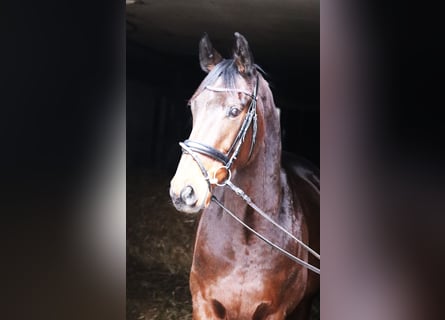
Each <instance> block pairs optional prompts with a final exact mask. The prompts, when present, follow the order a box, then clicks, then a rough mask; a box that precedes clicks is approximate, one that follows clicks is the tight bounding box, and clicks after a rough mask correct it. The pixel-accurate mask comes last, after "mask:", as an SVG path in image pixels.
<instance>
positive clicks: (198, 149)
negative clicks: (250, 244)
mask: <svg viewBox="0 0 445 320" xmlns="http://www.w3.org/2000/svg"><path fill="white" fill-rule="evenodd" d="M205 88H206V89H207V90H211V91H217V92H230V91H235V92H241V93H244V94H246V95H248V96H250V97H251V98H252V101H251V102H250V106H249V110H248V111H247V114H246V117H245V118H244V121H243V123H242V125H241V127H240V130H239V131H238V135H237V136H236V138H235V140H234V141H233V143H232V146H231V147H230V149H229V151H228V152H227V153H222V152H221V151H219V150H217V149H215V148H214V147H211V146H208V145H206V144H203V143H201V142H197V141H191V140H185V141H184V142H179V145H180V146H181V148H182V149H183V151H184V152H186V153H188V154H189V155H190V156H191V157H192V158H193V159H194V160H195V162H196V163H197V165H198V166H199V168H200V170H201V172H202V174H203V176H204V178H205V180H206V181H207V184H208V186H209V190H210V189H211V184H213V183H214V184H216V185H218V186H226V185H227V186H229V187H230V188H231V189H232V190H233V191H234V192H235V193H236V194H237V195H238V196H240V197H241V198H243V199H244V201H246V203H247V204H248V205H249V206H250V207H252V208H253V209H254V210H255V211H256V212H258V213H259V214H260V215H261V216H262V217H263V218H265V219H266V220H268V221H269V222H270V223H272V224H273V225H274V226H276V227H277V228H279V229H280V230H282V231H283V232H284V233H286V234H287V235H288V236H289V237H291V238H292V239H294V240H295V241H296V242H298V243H299V244H300V245H301V246H302V247H303V248H305V249H306V250H307V251H308V252H309V253H311V254H312V255H314V256H315V257H316V258H318V259H320V255H319V254H318V253H316V252H315V251H314V250H313V249H311V248H310V247H309V246H308V245H306V244H305V243H303V242H302V241H301V240H300V239H298V238H296V237H295V236H294V235H293V234H291V233H290V232H289V231H287V230H286V229H284V228H283V227H282V226H280V225H279V224H278V223H276V222H275V221H273V220H272V219H271V218H270V217H269V216H268V215H267V213H265V212H264V211H263V210H261V209H260V208H259V207H258V206H256V205H255V203H253V201H252V200H251V199H250V198H249V196H248V195H246V194H245V193H244V191H243V190H241V189H240V188H238V187H237V186H235V185H234V184H233V183H232V182H231V179H230V177H231V171H230V167H231V166H232V164H233V162H234V161H235V160H236V157H237V156H238V154H239V152H240V148H241V145H242V144H243V142H244V139H245V138H246V135H247V131H248V130H249V127H250V126H251V125H252V141H251V143H250V151H249V159H250V157H251V155H252V152H253V148H254V147H255V141H256V134H257V126H258V124H257V113H256V103H257V93H258V76H257V78H256V83H255V88H254V91H253V94H250V93H249V92H247V91H245V90H242V89H228V88H215V87H211V86H206V87H205ZM197 154H203V155H206V156H208V157H210V158H212V159H214V160H217V161H219V162H221V163H222V164H223V167H222V168H224V169H225V170H226V171H227V173H228V178H227V179H226V180H225V181H224V182H222V183H221V184H220V183H218V181H217V179H216V177H214V178H213V179H210V177H209V175H208V172H207V170H206V168H205V167H204V165H203V164H202V162H201V160H200V159H199V157H198V155H197ZM220 169H221V168H220ZM216 172H217V171H216ZM216 172H215V175H216ZM212 201H214V202H215V203H216V204H217V205H218V206H220V207H221V208H222V209H223V210H224V211H225V212H227V213H228V214H229V215H231V216H232V217H233V218H234V219H235V220H237V221H238V222H239V223H240V224H241V225H243V226H244V227H245V228H247V229H248V230H250V231H251V232H252V233H254V234H255V235H256V236H257V237H259V238H260V239H262V240H263V241H265V242H266V243H268V244H269V245H270V246H272V247H274V248H276V249H277V250H279V251H280V252H281V253H282V254H284V255H285V256H287V257H288V258H290V259H291V260H293V261H295V262H297V263H299V264H300V265H302V266H304V267H306V268H308V269H309V270H312V271H314V272H315V273H317V274H320V269H319V268H317V267H315V266H313V265H311V264H309V263H308V262H306V261H304V260H302V259H300V258H298V257H296V256H294V255H293V254H291V253H290V252H288V251H286V250H284V249H282V248H281V247H279V246H278V245H276V244H274V243H273V242H272V241H270V240H269V239H267V238H265V237H264V236H262V235H261V234H260V233H258V232H257V231H255V230H254V229H252V228H251V227H249V226H248V225H247V224H246V223H244V222H243V221H242V220H241V219H239V218H238V217H237V216H236V215H235V214H234V213H233V212H231V211H230V210H229V209H227V208H226V207H225V206H224V205H223V204H222V203H221V202H220V201H219V200H218V199H217V198H216V197H215V196H212Z"/></svg>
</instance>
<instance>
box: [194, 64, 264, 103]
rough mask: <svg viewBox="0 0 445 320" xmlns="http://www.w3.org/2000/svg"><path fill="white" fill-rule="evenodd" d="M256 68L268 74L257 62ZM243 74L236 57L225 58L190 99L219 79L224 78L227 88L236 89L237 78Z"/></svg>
mask: <svg viewBox="0 0 445 320" xmlns="http://www.w3.org/2000/svg"><path fill="white" fill-rule="evenodd" d="M254 66H255V70H257V71H258V72H261V73H262V74H264V75H265V74H266V72H265V71H264V70H263V69H262V68H261V67H260V66H258V65H257V64H255V65H254ZM240 76H242V75H241V73H240V72H239V71H238V68H237V66H236V63H235V60H234V59H223V60H222V61H221V62H220V63H218V64H217V65H216V66H215V67H214V68H213V69H212V70H211V71H210V72H209V73H208V74H207V76H206V77H205V78H204V80H202V82H201V84H200V86H199V87H198V89H197V90H196V92H195V93H194V94H193V96H192V97H191V98H190V100H189V104H190V101H191V100H192V99H194V98H195V97H196V96H197V95H199V94H200V93H201V92H202V91H203V90H204V89H205V87H206V86H211V85H213V84H214V83H215V82H216V80H217V79H219V78H222V80H223V85H224V87H225V88H227V89H236V88H237V87H236V78H237V77H240Z"/></svg>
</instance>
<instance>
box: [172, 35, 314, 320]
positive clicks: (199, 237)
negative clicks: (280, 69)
mask: <svg viewBox="0 0 445 320" xmlns="http://www.w3.org/2000/svg"><path fill="white" fill-rule="evenodd" d="M199 61H200V66H201V68H202V70H203V71H205V72H206V73H207V76H206V77H205V78H204V80H203V81H202V82H201V84H200V85H199V87H198V89H197V90H196V92H195V93H194V94H193V96H192V97H191V99H190V100H189V104H188V105H189V106H190V108H191V112H192V119H193V122H192V130H191V133H190V136H189V138H188V139H187V140H185V141H183V142H180V146H181V148H182V151H183V153H182V155H181V158H180V160H179V164H178V167H177V170H176V173H175V175H174V177H173V178H172V180H171V182H170V190H169V192H170V197H171V200H172V203H173V204H174V206H175V207H176V209H177V210H178V211H181V212H184V213H188V214H200V217H199V223H198V226H197V231H196V237H195V245H194V251H193V262H192V266H191V271H190V277H189V285H190V292H191V295H192V306H193V311H192V314H193V319H195V320H201V319H228V320H233V319H240V320H245V319H246V320H247V319H249V320H250V319H253V320H262V319H268V320H277V319H308V317H309V316H310V311H311V303H312V299H313V297H314V295H315V294H317V293H318V292H319V283H320V280H319V277H320V276H319V274H318V273H319V269H318V268H319V260H318V259H319V255H318V256H317V254H315V252H317V251H318V250H319V208H320V204H319V203H320V184H319V171H318V169H317V168H316V167H315V166H313V165H312V164H311V163H309V162H308V161H306V160H304V159H302V158H298V157H296V156H294V155H291V154H289V153H286V152H284V151H282V146H281V128H280V118H279V109H278V108H277V107H276V106H275V103H274V99H273V95H272V92H271V89H270V87H269V84H268V82H267V81H266V80H265V79H264V77H263V74H262V73H263V71H262V69H261V68H260V67H259V66H258V65H257V64H255V63H254V61H253V56H252V53H251V50H250V47H249V44H248V42H247V40H246V38H245V37H244V36H243V35H241V34H240V33H238V32H236V33H235V43H234V49H233V56H232V58H231V59H224V58H223V57H222V56H221V54H220V53H219V52H218V51H216V50H215V49H214V48H213V45H212V43H211V42H210V38H209V36H208V35H207V34H204V36H203V37H202V38H201V40H200V42H199ZM228 213H230V215H229V214H228ZM259 213H262V215H260V214H259ZM271 222H272V223H273V224H272V223H271ZM283 231H286V232H283ZM289 235H290V236H292V237H293V238H295V239H296V240H298V243H297V242H296V241H293V239H292V238H290V237H289ZM263 240H265V241H263ZM307 246H309V247H311V248H312V250H309V248H308V247H307ZM310 251H311V252H313V253H314V254H310V253H311V252H310ZM283 253H286V254H283ZM290 258H294V259H290ZM296 261H297V262H299V263H297V262H296ZM311 267H312V268H311ZM317 267H318V268H317ZM308 268H309V269H310V270H309V269H308ZM317 271H318V272H317Z"/></svg>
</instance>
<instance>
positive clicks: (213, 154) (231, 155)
mask: <svg viewBox="0 0 445 320" xmlns="http://www.w3.org/2000/svg"><path fill="white" fill-rule="evenodd" d="M258 82H259V81H258V76H257V77H256V84H255V89H254V90H253V94H250V93H249V92H247V91H245V90H239V89H227V88H215V87H212V86H206V87H205V89H207V90H211V91H217V92H228V91H235V92H241V93H244V94H246V95H248V96H250V97H251V98H252V101H251V102H250V106H249V109H248V110H247V114H246V117H245V118H244V121H243V123H242V125H241V127H240V129H239V131H238V134H237V136H236V137H235V140H233V143H232V146H231V147H230V148H229V150H228V151H227V152H226V153H225V154H224V153H222V152H221V151H219V150H217V149H215V148H213V147H211V146H208V145H206V144H203V143H201V142H197V141H191V140H185V141H184V142H182V143H180V144H181V147H182V148H183V149H185V150H186V151H189V150H191V151H193V152H197V153H200V154H204V155H206V156H209V157H210V158H213V159H215V160H217V161H219V162H221V163H222V164H223V165H224V167H225V168H226V169H227V171H229V170H230V168H231V166H232V164H233V162H234V161H235V159H236V158H237V156H238V154H239V152H240V148H241V145H242V144H243V142H244V139H245V138H246V135H247V131H248V130H249V127H250V125H252V141H251V143H250V151H249V159H250V157H251V156H252V152H253V149H254V147H255V141H256V134H257V128H258V123H257V113H256V102H257V92H258ZM184 145H185V146H186V147H187V148H184ZM201 171H202V170H201Z"/></svg>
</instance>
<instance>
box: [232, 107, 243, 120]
mask: <svg viewBox="0 0 445 320" xmlns="http://www.w3.org/2000/svg"><path fill="white" fill-rule="evenodd" d="M240 113H241V110H240V109H238V108H237V107H231V108H230V110H229V116H230V117H232V118H235V117H237V116H239V114H240Z"/></svg>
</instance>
